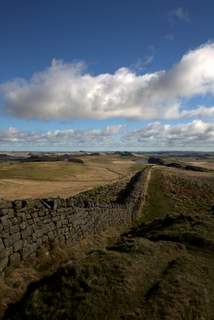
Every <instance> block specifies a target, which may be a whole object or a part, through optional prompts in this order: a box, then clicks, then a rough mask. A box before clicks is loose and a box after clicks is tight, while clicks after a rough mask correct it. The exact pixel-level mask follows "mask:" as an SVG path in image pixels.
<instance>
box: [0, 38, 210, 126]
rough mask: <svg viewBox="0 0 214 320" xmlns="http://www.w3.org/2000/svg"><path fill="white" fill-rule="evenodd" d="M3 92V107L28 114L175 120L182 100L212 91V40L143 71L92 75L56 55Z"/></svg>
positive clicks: (4, 87)
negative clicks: (165, 67)
mask: <svg viewBox="0 0 214 320" xmlns="http://www.w3.org/2000/svg"><path fill="white" fill-rule="evenodd" d="M0 91H1V93H2V94H3V98H4V103H5V110H6V111H7V112H8V113H10V114H12V115H15V116H16V117H19V118H24V119H28V118H36V119H40V120H51V119H65V120H69V119H76V118H79V119H83V118H84V119H107V118H112V117H123V118H127V119H130V118H138V119H157V120H158V119H176V118H180V117H183V114H182V112H184V111H185V109H184V107H182V103H183V101H186V100H190V99H191V98H192V97H195V96H198V95H208V94H210V95H214V43H207V44H205V45H203V46H201V47H199V48H197V49H195V50H191V51H189V52H188V53H186V54H185V55H184V56H183V57H182V59H181V60H180V61H179V62H178V63H177V64H176V65H174V66H173V67H172V68H171V69H169V70H161V71H157V72H153V73H145V74H136V73H135V72H133V71H132V70H130V69H128V68H120V69H118V70H117V71H116V72H115V73H113V74H109V73H104V74H99V75H91V74H89V73H87V72H86V69H85V66H84V65H83V64H81V63H78V64H68V63H63V62H62V61H58V60H53V61H52V64H51V66H50V67H49V68H47V69H46V70H44V71H42V72H39V73H35V74H34V75H33V76H32V78H31V79H29V80H26V79H15V80H13V81H9V82H7V83H4V84H2V85H1V86H0ZM186 111H188V110H186ZM202 111H203V110H202V109H200V115H201V116H203V114H202V113H203V112H202ZM196 112H198V111H196ZM206 112H207V111H206ZM187 114H188V113H187ZM198 114H199V113H198Z"/></svg>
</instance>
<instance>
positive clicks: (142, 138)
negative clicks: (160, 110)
mask: <svg viewBox="0 0 214 320" xmlns="http://www.w3.org/2000/svg"><path fill="white" fill-rule="evenodd" d="M0 144H1V147H2V148H3V147H4V146H10V148H11V147H16V148H17V149H18V148H19V147H22V148H26V149H28V148H29V147H31V148H32V147H33V148H41V147H44V148H47V147H48V148H51V147H54V148H55V149H57V148H59V149H60V148H62V147H64V148H65V149H66V148H70V147H71V148H75V149H77V148H83V149H90V148H102V149H110V150H111V149H113V150H114V149H120V148H121V149H124V150H129V149H132V150H133V149H136V150H144V149H145V148H147V149H162V150H167V149H174V150H175V149H177V150H182V149H185V148H186V149H189V150H190V149H192V150H193V149H195V150H196V149H200V150H206V149H210V150H212V149H213V145H214V124H213V123H207V122H204V121H202V120H193V121H192V122H190V123H185V124H179V125H169V124H161V123H159V122H153V123H151V124H148V125H146V126H144V127H143V128H140V129H137V130H131V131H129V130H128V128H126V127H125V128H124V126H123V125H116V126H107V127H105V128H102V129H88V130H80V129H66V130H53V131H47V132H29V131H22V130H17V129H15V128H9V129H7V130H0Z"/></svg>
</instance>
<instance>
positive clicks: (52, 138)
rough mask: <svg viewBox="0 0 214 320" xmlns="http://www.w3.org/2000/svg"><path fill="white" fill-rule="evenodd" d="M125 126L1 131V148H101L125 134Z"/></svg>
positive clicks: (11, 129)
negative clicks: (120, 134)
mask: <svg viewBox="0 0 214 320" xmlns="http://www.w3.org/2000/svg"><path fill="white" fill-rule="evenodd" d="M123 129H124V125H120V124H118V125H111V126H106V127H104V128H102V129H88V130H80V129H64V130H53V131H46V132H39V131H23V130H18V129H16V128H8V129H5V130H0V144H1V146H4V145H10V146H18V147H19V146H22V147H23V146H26V147H29V146H30V147H31V146H33V147H34V146H35V147H41V146H44V147H50V146H56V147H61V146H75V147H76V146H80V147H81V146H86V147H88V146H89V147H90V146H99V145H109V144H111V143H113V142H114V138H115V137H116V136H117V135H118V134H119V133H120V132H123Z"/></svg>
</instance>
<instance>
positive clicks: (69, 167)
mask: <svg viewBox="0 0 214 320" xmlns="http://www.w3.org/2000/svg"><path fill="white" fill-rule="evenodd" d="M86 170H87V168H86V167H85V166H84V165H82V164H78V163H69V162H64V161H58V162H31V163H15V162H11V163H8V162H6V163H1V165H0V179H30V180H46V181H56V180H63V179H66V178H68V177H69V176H71V175H73V174H76V173H80V172H86Z"/></svg>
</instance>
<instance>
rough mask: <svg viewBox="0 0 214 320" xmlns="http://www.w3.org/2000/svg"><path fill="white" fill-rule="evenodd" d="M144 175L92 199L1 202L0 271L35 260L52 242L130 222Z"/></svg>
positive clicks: (85, 195) (137, 206)
mask: <svg viewBox="0 0 214 320" xmlns="http://www.w3.org/2000/svg"><path fill="white" fill-rule="evenodd" d="M146 174H147V172H146V170H145V171H144V172H140V173H137V174H136V175H135V176H134V177H133V178H132V179H131V180H130V182H129V183H128V184H127V185H126V186H125V189H123V190H117V189H118V188H119V187H118V186H119V185H120V183H117V184H114V185H111V186H109V187H104V188H102V187H101V188H97V189H96V192H95V193H93V195H94V194H95V199H94V198H93V197H92V192H91V191H89V192H84V193H82V194H79V195H77V196H75V197H70V198H67V199H63V198H52V199H34V200H31V199H29V200H15V201H6V200H0V272H1V273H3V272H4V270H5V268H7V266H15V265H17V264H18V263H19V262H20V261H21V260H26V259H29V258H31V257H35V256H36V253H37V251H38V249H39V248H41V247H42V246H46V245H47V246H48V244H50V242H51V241H59V242H64V243H70V242H72V241H78V240H80V239H82V238H83V237H85V236H87V235H89V234H95V233H98V232H101V231H103V230H105V229H107V228H108V227H109V226H115V225H122V224H127V223H131V222H132V221H133V220H134V219H135V218H136V216H137V214H138V211H139V209H140V204H141V202H142V198H143V185H144V180H145V179H146ZM121 185H122V184H121ZM103 190H104V191H105V199H103V201H101V202H100V201H98V200H96V198H97V197H98V195H99V196H100V194H101V197H100V199H102V192H104V191H103ZM115 190H117V193H116V196H115V194H114V198H115V197H116V198H115V199H116V200H114V201H112V199H111V193H115ZM108 191H109V199H110V201H109V202H108V201H107V200H106V194H108ZM96 195H97V196H96ZM92 198H93V201H91V199H92ZM103 198H104V197H103ZM86 200H87V201H86ZM104 200H105V201H104Z"/></svg>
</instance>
